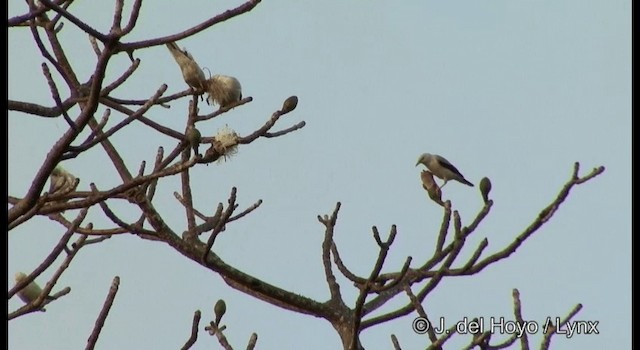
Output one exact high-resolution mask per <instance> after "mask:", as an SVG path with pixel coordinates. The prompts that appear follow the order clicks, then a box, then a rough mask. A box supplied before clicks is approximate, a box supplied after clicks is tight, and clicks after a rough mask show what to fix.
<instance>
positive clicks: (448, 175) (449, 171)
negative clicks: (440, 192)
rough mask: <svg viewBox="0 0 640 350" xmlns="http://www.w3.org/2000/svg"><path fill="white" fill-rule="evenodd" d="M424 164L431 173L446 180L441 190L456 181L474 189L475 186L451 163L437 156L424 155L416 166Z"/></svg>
mask: <svg viewBox="0 0 640 350" xmlns="http://www.w3.org/2000/svg"><path fill="white" fill-rule="evenodd" d="M419 164H423V165H424V166H426V167H427V169H429V170H430V171H431V173H432V174H433V175H435V176H437V177H439V178H440V179H442V180H444V183H443V184H442V186H440V188H443V187H444V186H445V185H446V184H447V182H449V180H456V181H458V182H460V183H463V184H465V185H467V186H471V187H473V184H472V183H471V182H469V181H467V180H466V179H465V178H464V176H462V174H461V173H460V171H458V169H456V167H455V166H453V164H451V162H449V161H448V160H446V159H445V158H444V157H441V156H439V155H436V154H429V153H423V154H422V155H420V158H418V162H417V163H416V166H418V165H419Z"/></svg>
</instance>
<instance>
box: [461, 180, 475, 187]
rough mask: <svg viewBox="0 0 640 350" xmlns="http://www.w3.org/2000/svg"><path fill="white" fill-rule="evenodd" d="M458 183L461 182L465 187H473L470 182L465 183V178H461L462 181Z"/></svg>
mask: <svg viewBox="0 0 640 350" xmlns="http://www.w3.org/2000/svg"><path fill="white" fill-rule="evenodd" d="M460 182H462V183H463V184H465V185H467V186H471V187H473V184H472V183H471V182H469V181H467V179H465V178H462V180H461V181H460Z"/></svg>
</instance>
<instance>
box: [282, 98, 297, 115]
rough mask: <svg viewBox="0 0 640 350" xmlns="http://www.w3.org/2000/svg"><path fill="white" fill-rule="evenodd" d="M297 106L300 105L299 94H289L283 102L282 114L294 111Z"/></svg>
mask: <svg viewBox="0 0 640 350" xmlns="http://www.w3.org/2000/svg"><path fill="white" fill-rule="evenodd" d="M296 106H298V96H296V95H293V96H289V97H288V98H287V99H286V100H284V103H283V104H282V114H284V113H289V112H291V111H293V110H294V109H296Z"/></svg>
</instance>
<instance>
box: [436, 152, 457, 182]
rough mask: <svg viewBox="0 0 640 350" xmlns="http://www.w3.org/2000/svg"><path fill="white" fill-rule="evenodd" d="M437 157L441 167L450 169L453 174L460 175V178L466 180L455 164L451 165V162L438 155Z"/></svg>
mask: <svg viewBox="0 0 640 350" xmlns="http://www.w3.org/2000/svg"><path fill="white" fill-rule="evenodd" d="M435 157H436V160H437V161H438V163H440V165H442V167H443V168H446V169H449V170H451V171H452V172H453V173H455V174H458V175H460V177H462V178H464V176H463V175H462V174H461V173H460V171H459V170H458V169H457V168H456V167H455V166H453V164H451V162H449V161H448V160H446V159H445V158H444V157H442V156H438V155H436V156H435Z"/></svg>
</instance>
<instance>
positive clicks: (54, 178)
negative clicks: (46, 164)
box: [49, 165, 78, 194]
mask: <svg viewBox="0 0 640 350" xmlns="http://www.w3.org/2000/svg"><path fill="white" fill-rule="evenodd" d="M49 180H50V184H49V194H56V193H68V192H71V191H74V190H75V189H76V187H77V186H78V184H77V183H76V177H75V176H73V174H71V173H70V172H68V171H66V170H64V168H63V167H62V166H60V165H58V166H56V167H55V168H54V169H53V171H52V172H51V176H50V177H49Z"/></svg>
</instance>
